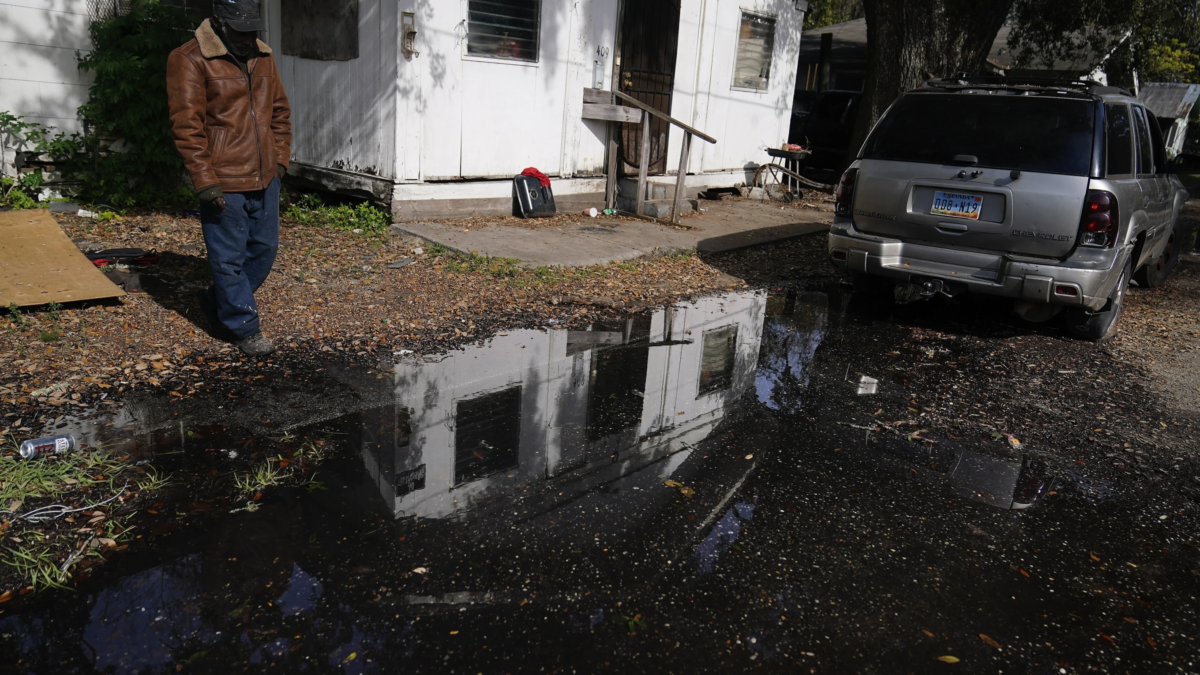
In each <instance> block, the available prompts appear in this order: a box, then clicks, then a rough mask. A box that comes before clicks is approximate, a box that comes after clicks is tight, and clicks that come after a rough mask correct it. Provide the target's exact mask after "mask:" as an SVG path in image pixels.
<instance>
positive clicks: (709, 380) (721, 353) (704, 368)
mask: <svg viewBox="0 0 1200 675" xmlns="http://www.w3.org/2000/svg"><path fill="white" fill-rule="evenodd" d="M702 352H703V353H702V354H701V356H700V393H699V394H698V395H699V396H703V395H704V394H708V393H711V392H714V391H720V390H722V389H728V388H729V385H730V384H731V383H732V382H733V362H734V358H735V357H736V356H737V326H726V327H724V328H718V329H716V330H710V331H708V332H707V333H705V334H704V343H703V345H702Z"/></svg>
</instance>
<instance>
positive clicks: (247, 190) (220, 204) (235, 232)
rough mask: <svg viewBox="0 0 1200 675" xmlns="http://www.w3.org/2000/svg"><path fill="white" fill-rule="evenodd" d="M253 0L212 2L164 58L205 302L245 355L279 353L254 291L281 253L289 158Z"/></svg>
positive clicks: (274, 74) (283, 102) (278, 85)
mask: <svg viewBox="0 0 1200 675" xmlns="http://www.w3.org/2000/svg"><path fill="white" fill-rule="evenodd" d="M262 29H263V24H262V18H261V17H260V16H259V12H258V0H215V1H214V2H213V16H212V18H209V19H206V20H205V21H204V23H202V24H200V27H199V28H198V29H196V39H194V40H192V41H190V42H188V43H187V44H185V45H183V46H182V47H180V48H179V49H176V50H175V51H174V52H172V53H171V56H170V58H169V59H168V61H167V98H168V105H169V109H170V114H171V125H172V127H173V129H174V132H175V147H176V148H178V150H179V154H180V155H182V156H183V164H184V167H185V168H186V169H187V171H188V173H190V174H191V176H192V185H193V186H194V187H195V189H196V195H197V197H198V198H199V200H200V223H201V226H202V228H203V231H204V243H205V245H206V246H207V247H208V262H209V264H210V265H211V266H212V274H213V285H212V286H211V287H209V288H208V289H207V290H206V291H204V292H202V293H201V306H202V307H203V308H204V311H205V312H206V313H207V314H208V316H209V320H210V322H212V323H213V324H214V328H218V329H219V327H222V326H223V327H224V328H225V329H227V330H228V331H229V333H230V334H232V337H233V342H234V343H235V344H236V345H237V347H238V349H240V350H241V351H242V353H244V354H246V355H247V356H264V355H266V354H270V353H271V352H273V351H275V348H274V347H273V346H272V345H271V342H270V341H269V340H267V338H265V337H263V334H262V331H261V330H260V329H259V316H258V306H257V305H256V304H255V302H254V292H255V291H257V290H258V288H259V287H260V286H262V283H263V281H265V280H266V278H267V275H268V274H270V272H271V265H272V264H273V263H274V262H275V253H276V252H277V251H278V250H279V177H280V176H282V175H283V174H284V173H285V172H286V171H287V166H288V163H289V161H290V158H291V145H292V123H291V119H290V117H291V109H290V108H289V107H288V100H287V95H285V94H284V92H283V83H282V82H280V80H279V72H278V71H277V70H276V69H275V59H274V58H272V57H271V48H270V47H268V46H267V45H266V44H265V43H264V42H262V41H261V40H259V39H258V38H257V36H258V31H260V30H262Z"/></svg>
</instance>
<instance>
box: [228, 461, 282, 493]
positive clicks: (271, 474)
mask: <svg viewBox="0 0 1200 675" xmlns="http://www.w3.org/2000/svg"><path fill="white" fill-rule="evenodd" d="M291 475H292V472H291V471H285V470H283V469H281V468H279V467H278V466H276V465H275V463H274V462H272V461H271V460H267V461H265V462H263V463H262V464H260V465H259V466H258V467H256V468H255V469H254V470H253V471H248V472H246V473H243V474H240V475H236V476H234V477H233V484H234V486H236V487H237V489H239V490H241V491H242V492H259V491H261V490H264V489H266V488H269V487H272V486H275V485H279V484H280V483H282V482H283V481H284V480H285V479H287V478H289V477H291Z"/></svg>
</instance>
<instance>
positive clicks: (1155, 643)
mask: <svg viewBox="0 0 1200 675" xmlns="http://www.w3.org/2000/svg"><path fill="white" fill-rule="evenodd" d="M1146 642H1149V643H1150V646H1151V647H1157V646H1158V643H1157V642H1155V641H1154V638H1152V637H1148V638H1146Z"/></svg>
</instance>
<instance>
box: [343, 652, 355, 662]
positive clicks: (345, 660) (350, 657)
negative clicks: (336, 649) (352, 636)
mask: <svg viewBox="0 0 1200 675" xmlns="http://www.w3.org/2000/svg"><path fill="white" fill-rule="evenodd" d="M357 657H358V652H350V656H347V657H346V658H345V659H343V660H342V663H350V662H351V661H353V660H354V659H355V658H357Z"/></svg>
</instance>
